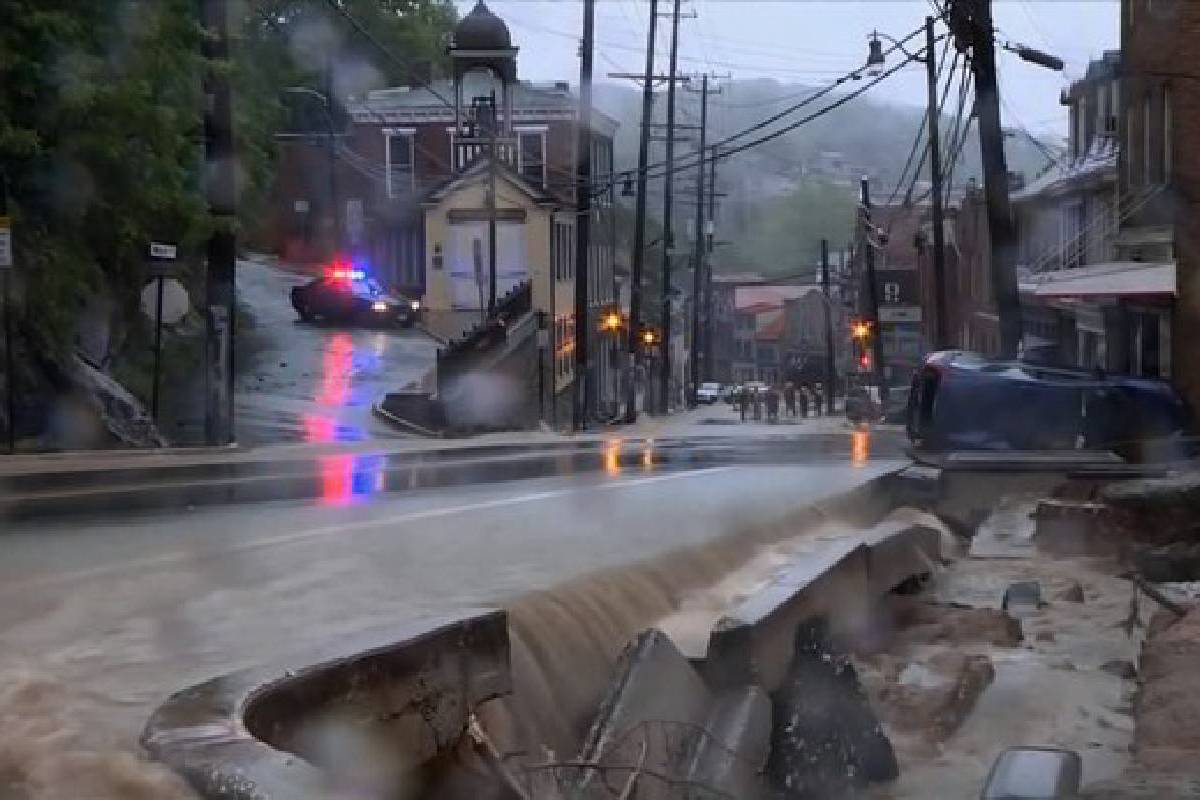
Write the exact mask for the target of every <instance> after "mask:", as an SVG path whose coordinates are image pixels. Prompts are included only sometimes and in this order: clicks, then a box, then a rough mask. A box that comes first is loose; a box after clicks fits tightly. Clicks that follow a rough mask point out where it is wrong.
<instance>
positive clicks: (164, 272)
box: [147, 242, 176, 422]
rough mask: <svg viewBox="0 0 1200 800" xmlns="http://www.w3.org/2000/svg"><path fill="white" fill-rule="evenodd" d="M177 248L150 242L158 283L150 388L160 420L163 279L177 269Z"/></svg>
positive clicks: (151, 267) (154, 414)
mask: <svg viewBox="0 0 1200 800" xmlns="http://www.w3.org/2000/svg"><path fill="white" fill-rule="evenodd" d="M175 254H176V248H175V245H173V244H163V243H161V242H151V243H150V262H149V264H147V269H148V271H149V273H150V277H152V278H154V279H155V282H156V283H157V284H158V286H157V287H156V292H155V294H156V300H155V303H154V385H153V387H152V388H151V390H150V416H151V417H152V418H153V419H154V421H155V422H158V383H159V381H158V376H159V372H160V369H161V363H162V324H163V281H164V280H165V279H166V278H167V276H168V275H171V274H173V273H174V271H175Z"/></svg>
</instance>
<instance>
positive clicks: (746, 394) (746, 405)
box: [737, 386, 750, 422]
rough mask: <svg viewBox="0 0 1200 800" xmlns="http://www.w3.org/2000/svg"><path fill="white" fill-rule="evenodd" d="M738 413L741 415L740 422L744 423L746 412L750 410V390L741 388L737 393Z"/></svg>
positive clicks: (744, 387)
mask: <svg viewBox="0 0 1200 800" xmlns="http://www.w3.org/2000/svg"><path fill="white" fill-rule="evenodd" d="M737 404H738V411H740V412H741V414H742V422H745V421H746V412H748V411H749V410H750V389H749V388H748V387H746V386H742V387H740V388H739V389H738V391H737Z"/></svg>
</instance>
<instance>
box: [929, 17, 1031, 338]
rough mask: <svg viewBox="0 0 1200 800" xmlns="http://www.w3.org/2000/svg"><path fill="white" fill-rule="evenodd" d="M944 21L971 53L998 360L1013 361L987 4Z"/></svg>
mask: <svg viewBox="0 0 1200 800" xmlns="http://www.w3.org/2000/svg"><path fill="white" fill-rule="evenodd" d="M947 16H948V19H949V21H950V26H951V29H952V30H953V32H954V34H955V37H956V38H957V39H958V47H959V49H960V50H962V49H966V48H967V47H970V48H971V50H972V53H973V56H974V57H973V58H972V59H971V68H972V70H973V71H974V73H975V107H976V110H977V113H978V115H979V150H980V155H981V157H982V160H983V187H984V196H985V198H986V200H987V214H988V232H989V234H990V236H991V242H992V252H991V273H992V291H993V293H994V295H995V299H996V312H997V313H998V314H999V316H1000V348H1001V356H1002V357H1004V358H1014V357H1016V355H1017V350H1018V348H1019V346H1020V343H1021V330H1022V328H1021V296H1020V294H1019V293H1018V290H1017V273H1016V237H1015V234H1014V231H1013V224H1012V209H1011V207H1010V206H1009V201H1008V163H1007V161H1006V160H1005V157H1004V133H1003V131H1002V129H1001V127H1000V92H999V88H998V86H997V82H996V47H995V42H994V41H993V38H992V37H993V35H992V3H991V0H955V2H954V4H953V5H952V6H951V8H950V10H949V13H948V15H947Z"/></svg>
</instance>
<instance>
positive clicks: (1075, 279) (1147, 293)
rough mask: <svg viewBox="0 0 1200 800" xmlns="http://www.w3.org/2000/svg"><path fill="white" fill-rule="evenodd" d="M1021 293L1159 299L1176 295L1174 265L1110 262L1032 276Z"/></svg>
mask: <svg viewBox="0 0 1200 800" xmlns="http://www.w3.org/2000/svg"><path fill="white" fill-rule="evenodd" d="M1021 284H1022V285H1021V290H1022V292H1023V293H1027V294H1029V295H1032V296H1033V297H1037V298H1047V299H1049V298H1068V297H1077V298H1100V297H1111V298H1143V299H1150V298H1158V299H1169V298H1172V297H1174V296H1175V262H1173V261H1171V262H1167V263H1145V262H1140V261H1113V262H1108V263H1105V264H1094V265H1092V266H1088V267H1080V268H1078V269H1062V270H1055V271H1053V272H1044V273H1041V274H1038V275H1032V276H1029V277H1027V278H1025V280H1023V281H1022V282H1021Z"/></svg>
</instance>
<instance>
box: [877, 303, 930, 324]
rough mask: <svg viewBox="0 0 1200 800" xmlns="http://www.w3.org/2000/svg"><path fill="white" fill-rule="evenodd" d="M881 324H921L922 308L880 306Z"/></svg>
mask: <svg viewBox="0 0 1200 800" xmlns="http://www.w3.org/2000/svg"><path fill="white" fill-rule="evenodd" d="M879 321H880V322H920V321H921V307H920V306H880V307H879Z"/></svg>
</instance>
